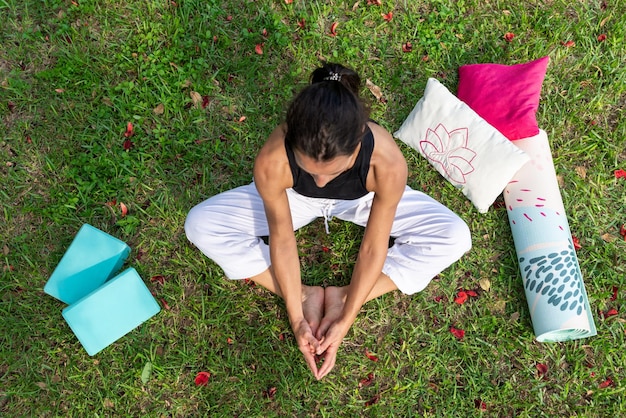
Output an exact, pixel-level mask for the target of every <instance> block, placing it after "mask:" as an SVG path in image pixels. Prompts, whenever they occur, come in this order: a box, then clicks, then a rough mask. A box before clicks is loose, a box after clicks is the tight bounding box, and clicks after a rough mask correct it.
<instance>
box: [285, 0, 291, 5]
mask: <svg viewBox="0 0 626 418" xmlns="http://www.w3.org/2000/svg"><path fill="white" fill-rule="evenodd" d="M291 3H293V0H285V4H291Z"/></svg>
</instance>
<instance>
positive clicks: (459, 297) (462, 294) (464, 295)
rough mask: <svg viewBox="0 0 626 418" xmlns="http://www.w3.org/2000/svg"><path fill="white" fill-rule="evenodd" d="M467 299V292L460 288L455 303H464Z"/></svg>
mask: <svg viewBox="0 0 626 418" xmlns="http://www.w3.org/2000/svg"><path fill="white" fill-rule="evenodd" d="M466 301H467V293H465V292H464V291H463V290H459V293H457V294H456V298H454V303H458V304H459V305H463V304H464V303H465V302H466Z"/></svg>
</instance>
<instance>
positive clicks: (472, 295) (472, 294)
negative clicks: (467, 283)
mask: <svg viewBox="0 0 626 418" xmlns="http://www.w3.org/2000/svg"><path fill="white" fill-rule="evenodd" d="M465 293H467V295H468V296H471V297H473V298H475V297H478V293H476V291H475V290H466V291H465Z"/></svg>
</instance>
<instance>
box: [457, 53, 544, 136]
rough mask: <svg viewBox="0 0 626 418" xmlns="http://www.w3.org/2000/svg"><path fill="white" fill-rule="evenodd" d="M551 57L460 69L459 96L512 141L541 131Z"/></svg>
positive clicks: (464, 66) (467, 66) (474, 65)
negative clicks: (540, 112)
mask: <svg viewBox="0 0 626 418" xmlns="http://www.w3.org/2000/svg"><path fill="white" fill-rule="evenodd" d="M549 61H550V58H549V57H547V56H546V57H543V58H540V59H538V60H535V61H531V62H527V63H524V64H517V65H501V64H470V65H463V66H461V67H460V68H459V89H458V94H457V96H458V98H459V99H461V100H462V101H464V102H465V103H466V104H468V105H469V107H471V108H472V109H473V110H474V111H475V112H476V113H478V114H479V115H480V116H481V117H482V118H483V119H485V120H486V121H487V122H489V123H490V124H491V125H493V127H495V128H496V129H497V130H499V131H500V132H501V133H502V134H504V136H506V137H507V138H508V139H510V140H511V141H514V140H516V139H522V138H528V137H530V136H533V135H537V134H538V133H539V127H538V125H537V108H538V107H539V97H540V94H541V85H542V84H543V79H544V77H545V75H546V70H547V68H548V62H549Z"/></svg>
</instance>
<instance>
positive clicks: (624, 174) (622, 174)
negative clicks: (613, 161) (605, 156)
mask: <svg viewBox="0 0 626 418" xmlns="http://www.w3.org/2000/svg"><path fill="white" fill-rule="evenodd" d="M614 174H615V178H616V179H626V170H622V169H619V170H615V173H614Z"/></svg>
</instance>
